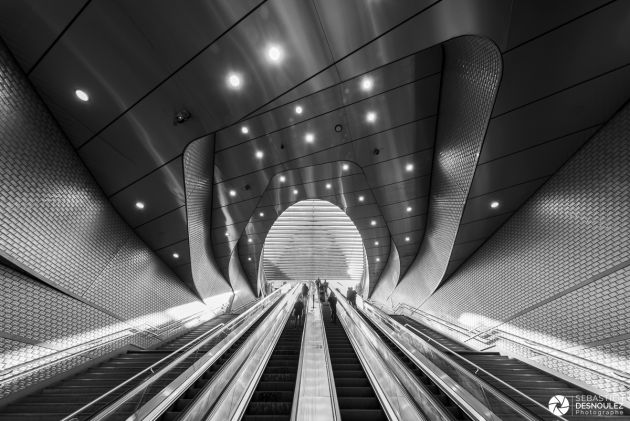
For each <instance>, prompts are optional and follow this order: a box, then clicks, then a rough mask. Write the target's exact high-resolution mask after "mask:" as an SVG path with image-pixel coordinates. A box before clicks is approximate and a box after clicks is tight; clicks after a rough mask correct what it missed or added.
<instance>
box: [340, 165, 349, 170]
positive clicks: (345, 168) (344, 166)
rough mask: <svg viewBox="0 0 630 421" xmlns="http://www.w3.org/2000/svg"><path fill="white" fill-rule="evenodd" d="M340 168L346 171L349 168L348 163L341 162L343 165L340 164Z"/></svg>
mask: <svg viewBox="0 0 630 421" xmlns="http://www.w3.org/2000/svg"><path fill="white" fill-rule="evenodd" d="M341 169H342V170H344V171H348V170H349V169H350V165H348V164H343V165H342V166H341Z"/></svg>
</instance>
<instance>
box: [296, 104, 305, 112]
mask: <svg viewBox="0 0 630 421" xmlns="http://www.w3.org/2000/svg"><path fill="white" fill-rule="evenodd" d="M302 111H304V110H303V109H302V106H301V105H296V106H295V114H302Z"/></svg>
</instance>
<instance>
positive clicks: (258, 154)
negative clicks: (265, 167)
mask: <svg viewBox="0 0 630 421" xmlns="http://www.w3.org/2000/svg"><path fill="white" fill-rule="evenodd" d="M263 156H265V154H264V153H263V151H256V158H258V159H261V158H262V157H263Z"/></svg>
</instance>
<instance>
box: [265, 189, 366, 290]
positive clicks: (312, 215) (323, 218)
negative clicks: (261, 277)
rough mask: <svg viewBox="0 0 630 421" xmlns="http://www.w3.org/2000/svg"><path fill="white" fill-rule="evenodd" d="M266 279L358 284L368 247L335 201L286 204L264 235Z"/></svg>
mask: <svg viewBox="0 0 630 421" xmlns="http://www.w3.org/2000/svg"><path fill="white" fill-rule="evenodd" d="M263 256H264V258H263V265H264V270H265V277H266V280H267V282H271V283H272V284H275V283H282V282H285V281H305V280H314V279H316V278H318V277H319V278H320V279H322V280H324V279H326V280H328V282H329V283H337V282H339V283H341V284H342V285H345V286H353V287H356V286H358V285H359V284H360V283H361V281H362V279H363V276H364V273H365V269H366V268H365V266H364V262H365V258H364V256H365V250H364V247H363V241H362V239H361V234H359V231H358V230H357V228H356V226H355V225H354V223H353V222H352V220H351V219H350V218H349V217H348V215H346V214H345V213H344V212H343V211H342V210H341V209H340V208H339V207H337V206H335V205H333V204H332V203H330V202H327V201H324V200H319V199H312V200H303V201H301V202H298V203H296V204H294V205H293V206H291V207H289V208H288V209H287V210H285V211H284V212H283V213H282V215H280V216H279V217H278V219H277V220H276V222H275V223H274V224H273V226H272V227H271V229H270V231H269V234H268V235H267V238H266V240H265V246H264V251H263Z"/></svg>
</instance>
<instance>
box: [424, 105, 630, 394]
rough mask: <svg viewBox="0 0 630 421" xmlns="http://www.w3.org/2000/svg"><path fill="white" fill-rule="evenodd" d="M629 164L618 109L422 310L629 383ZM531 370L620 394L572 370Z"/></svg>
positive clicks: (628, 143) (629, 125) (625, 124)
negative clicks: (548, 350) (544, 348)
mask: <svg viewBox="0 0 630 421" xmlns="http://www.w3.org/2000/svg"><path fill="white" fill-rule="evenodd" d="M629 162H630V106H626V107H625V108H624V109H623V110H621V111H620V112H619V113H618V114H617V115H616V116H615V117H614V118H613V119H612V120H611V121H610V122H609V123H608V124H607V125H606V126H605V127H604V128H603V129H602V130H601V131H600V132H599V133H597V134H596V135H595V136H594V137H593V139H591V140H590V141H589V143H587V144H586V145H585V146H584V147H583V149H581V150H580V151H579V152H578V153H577V154H576V156H574V157H573V158H572V159H571V160H570V161H569V162H568V163H567V164H566V165H565V166H564V167H563V168H562V169H561V170H560V171H559V172H558V173H557V174H555V175H554V176H553V177H552V178H551V179H550V180H549V181H548V182H547V183H546V184H545V185H544V186H543V187H542V188H541V189H540V190H539V191H538V192H537V193H536V194H535V195H534V196H533V197H532V198H531V199H530V200H529V201H528V202H527V203H526V204H525V205H524V206H523V207H522V208H521V209H520V210H519V211H518V212H517V213H516V214H515V215H514V216H513V217H512V218H511V219H510V220H509V221H508V222H507V223H506V224H505V225H504V226H503V227H502V228H501V229H500V230H499V231H498V232H497V233H496V234H495V235H494V236H493V237H492V238H491V239H490V240H489V241H488V242H487V243H485V244H484V245H483V246H482V247H481V248H480V249H479V250H478V251H477V252H476V253H475V254H474V255H473V256H472V257H471V258H470V259H469V260H468V261H467V262H466V263H465V264H464V265H463V266H462V267H461V268H460V269H459V270H458V271H457V272H456V273H455V274H454V275H453V276H452V277H451V278H450V279H449V280H448V282H447V283H446V284H445V285H444V286H443V287H442V288H440V289H439V290H438V291H437V292H436V293H435V294H434V295H433V296H432V297H431V298H430V299H429V300H428V301H427V302H426V303H425V304H424V305H423V306H422V307H421V309H422V310H424V311H427V312H429V313H431V314H434V315H436V316H439V317H440V318H442V319H444V320H447V321H449V322H452V323H456V324H459V325H461V326H464V327H466V328H469V329H477V330H478V331H485V330H488V329H491V328H494V327H498V328H499V329H501V330H504V331H507V332H510V333H513V334H515V335H519V336H522V337H525V338H527V339H529V340H533V341H535V342H539V343H543V344H545V345H548V346H551V347H553V348H556V349H559V350H564V351H566V352H568V353H570V354H572V355H575V356H576V357H581V358H583V359H585V360H586V361H584V360H578V359H576V361H580V364H582V365H584V366H589V367H596V369H597V370H600V371H604V369H602V368H601V367H599V366H597V365H596V364H603V365H605V366H608V367H610V368H611V369H613V370H618V371H621V372H625V373H630V311H628V306H629V304H628V303H630V165H629V164H628V163H629ZM511 346H512V348H513V349H512V352H514V353H516V354H519V355H523V356H526V355H527V351H526V350H525V349H523V348H522V347H520V346H518V345H515V344H512V345H511ZM589 361H590V362H591V363H592V364H591V363H589ZM538 362H539V363H543V364H546V365H547V366H548V367H551V368H553V369H556V370H560V371H562V372H564V373H565V374H567V375H569V376H573V377H575V378H578V379H581V380H584V381H586V382H588V383H590V384H592V385H594V386H596V387H598V388H599V389H603V390H606V391H619V387H618V385H616V384H615V383H614V382H610V381H607V380H606V379H605V378H602V377H598V376H596V375H594V374H593V373H592V372H589V371H584V370H580V369H577V368H576V367H575V366H573V365H567V364H560V363H559V362H558V361H554V360H552V359H544V358H542V359H541V360H540V361H538ZM597 367H599V368H597Z"/></svg>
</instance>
